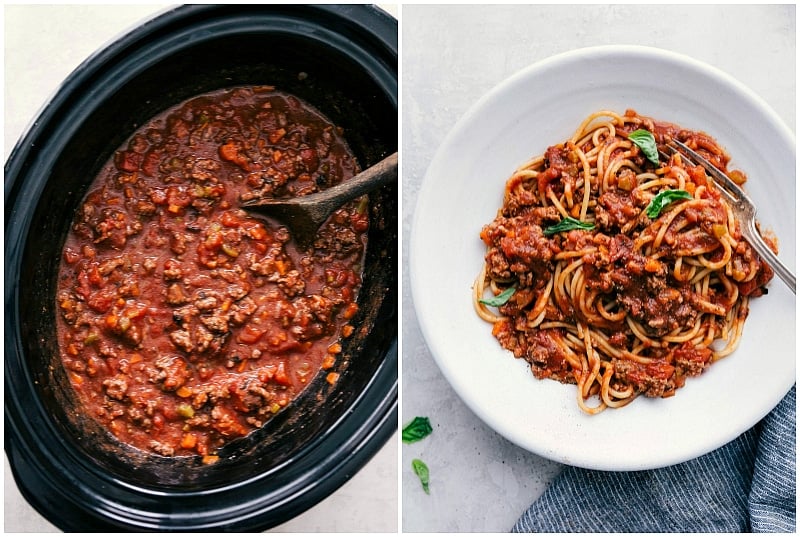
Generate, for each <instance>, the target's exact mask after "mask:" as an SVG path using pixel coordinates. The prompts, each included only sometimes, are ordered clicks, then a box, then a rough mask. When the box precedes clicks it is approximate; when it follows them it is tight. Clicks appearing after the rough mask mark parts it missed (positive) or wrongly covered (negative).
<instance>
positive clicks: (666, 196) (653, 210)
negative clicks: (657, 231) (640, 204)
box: [645, 189, 692, 219]
mask: <svg viewBox="0 0 800 537" xmlns="http://www.w3.org/2000/svg"><path fill="white" fill-rule="evenodd" d="M690 199H692V195H691V194H689V193H688V192H686V191H685V190H679V189H674V190H662V191H661V192H659V193H658V194H656V197H654V198H653V199H652V200H650V203H649V204H648V205H647V209H645V212H646V213H647V216H649V217H650V218H652V219H656V218H658V215H660V214H661V211H663V210H664V207H666V206H667V205H669V204H670V203H672V202H673V201H678V200H690Z"/></svg>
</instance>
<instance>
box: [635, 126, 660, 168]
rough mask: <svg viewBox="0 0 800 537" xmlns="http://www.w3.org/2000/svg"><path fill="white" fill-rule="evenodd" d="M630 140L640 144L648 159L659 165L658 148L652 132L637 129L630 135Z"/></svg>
mask: <svg viewBox="0 0 800 537" xmlns="http://www.w3.org/2000/svg"><path fill="white" fill-rule="evenodd" d="M628 140H630V141H631V142H633V143H635V144H636V145H637V146H639V149H641V150H642V153H644V156H645V157H647V160H649V161H650V162H652V163H653V164H655V165H656V166H658V148H657V147H656V139H655V137H654V136H653V133H652V132H650V131H646V130H644V129H639V130H635V131H633V132H632V133H630V134H629V135H628Z"/></svg>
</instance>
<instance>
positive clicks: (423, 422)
mask: <svg viewBox="0 0 800 537" xmlns="http://www.w3.org/2000/svg"><path fill="white" fill-rule="evenodd" d="M431 432H433V428H431V422H430V420H429V419H428V418H422V417H419V416H417V417H416V418H414V419H413V420H411V423H409V424H408V425H406V426H405V427H403V443H404V444H413V443H414V442H419V441H420V440H422V439H423V438H425V437H426V436H428V435H429V434H431Z"/></svg>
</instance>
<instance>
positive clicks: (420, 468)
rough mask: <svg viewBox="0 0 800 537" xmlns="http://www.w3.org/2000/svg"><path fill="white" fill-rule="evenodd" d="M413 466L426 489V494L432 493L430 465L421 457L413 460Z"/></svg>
mask: <svg viewBox="0 0 800 537" xmlns="http://www.w3.org/2000/svg"><path fill="white" fill-rule="evenodd" d="M411 468H412V469H413V470H414V473H415V474H417V477H419V482H420V483H422V490H424V491H425V494H430V493H431V491H430V472H429V471H428V465H427V464H425V463H424V462H422V461H421V460H419V459H413V460H412V461H411Z"/></svg>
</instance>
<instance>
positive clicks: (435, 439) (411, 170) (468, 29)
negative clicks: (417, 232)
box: [401, 5, 796, 532]
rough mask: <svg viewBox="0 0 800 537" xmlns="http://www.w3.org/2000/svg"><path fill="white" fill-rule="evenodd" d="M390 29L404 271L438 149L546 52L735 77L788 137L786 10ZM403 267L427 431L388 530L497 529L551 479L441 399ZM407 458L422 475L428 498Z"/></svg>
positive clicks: (561, 17) (431, 20)
mask: <svg viewBox="0 0 800 537" xmlns="http://www.w3.org/2000/svg"><path fill="white" fill-rule="evenodd" d="M401 29H402V31H401V49H402V71H401V79H402V103H401V105H402V112H403V113H402V134H403V138H402V140H403V147H402V155H403V159H402V177H403V204H402V207H403V251H404V252H405V258H406V259H407V253H408V240H409V237H410V229H411V222H412V219H413V212H414V207H415V203H416V200H417V194H418V191H419V187H420V183H421V181H422V178H423V176H424V174H425V171H426V169H427V167H428V165H429V163H430V162H431V160H432V158H433V155H434V153H435V151H436V149H437V148H438V146H439V145H440V144H441V142H442V140H443V139H444V137H445V136H446V135H447V133H448V132H449V131H450V129H451V128H452V127H453V125H454V124H455V123H456V122H457V121H458V120H459V119H460V118H461V116H462V115H463V114H464V113H465V112H466V111H467V109H468V108H469V107H470V106H472V104H474V103H475V101H477V100H478V99H479V98H480V97H481V96H483V95H484V94H485V93H486V92H487V91H489V90H490V89H491V88H492V87H494V86H495V85H496V84H497V83H499V82H501V81H502V80H504V79H505V78H507V77H508V76H510V75H512V74H514V73H515V72H517V71H518V70H520V69H522V68H523V67H526V66H528V65H530V64H532V63H534V62H536V61H538V60H541V59H544V58H546V57H549V56H551V55H553V54H557V53H560V52H565V51H568V50H572V49H575V48H580V47H586V46H595V45H604V44H638V45H649V46H656V47H660V48H665V49H669V50H673V51H675V52H679V53H683V54H687V55H690V56H693V57H694V58H696V59H698V60H701V61H703V62H706V63H708V64H711V65H713V66H715V67H717V68H719V69H722V70H723V71H725V72H727V73H728V74H730V75H732V76H734V77H735V78H737V79H738V80H739V81H740V82H742V83H743V84H745V85H746V86H748V87H749V88H750V89H752V90H753V91H754V92H756V93H757V94H758V95H760V96H761V97H762V98H763V99H764V100H766V101H767V103H768V104H769V105H770V106H771V107H772V108H774V109H775V111H776V112H777V113H778V114H779V116H780V117H781V118H782V119H783V120H784V122H785V123H786V124H787V126H788V127H789V128H790V129H792V130H793V131H794V129H795V104H796V102H795V99H796V96H795V7H794V6H688V5H686V6H652V5H647V6H635V5H625V6H607V5H583V6H541V5H538V6H537V5H533V6H522V5H515V6H491V7H489V6H422V5H406V6H403V8H402V13H401ZM476 136H480V133H476ZM407 268H408V265H407V264H406V263H405V262H404V266H403V325H402V332H403V361H402V380H403V383H402V394H403V396H402V421H403V422H404V423H405V422H407V421H409V420H411V419H412V418H413V417H414V416H428V417H429V418H430V419H431V423H432V425H433V429H434V431H433V434H432V435H431V436H430V437H428V438H427V439H425V440H423V441H422V442H419V443H415V444H411V445H403V448H402V456H401V475H402V480H403V483H402V507H403V509H402V510H403V515H402V528H403V530H404V531H406V532H418V531H419V532H421V531H438V532H459V531H474V532H503V531H507V530H508V529H509V528H510V527H511V526H512V525H513V523H514V522H515V521H516V519H517V518H518V517H519V516H520V515H521V514H522V512H523V511H524V509H525V508H526V507H527V506H528V505H529V504H530V502H531V501H532V500H534V499H535V498H537V497H538V496H539V495H540V494H541V493H542V492H543V490H544V488H545V487H546V485H547V483H549V482H550V481H551V480H552V478H553V477H554V476H555V475H556V474H557V472H558V470H559V467H558V465H556V464H554V463H552V462H549V461H547V460H545V459H542V458H540V457H537V456H535V455H532V454H530V453H528V452H526V451H524V450H521V449H520V448H517V447H516V446H514V445H513V444H511V443H510V442H508V441H506V440H504V439H503V438H502V437H499V436H498V435H497V434H496V433H494V432H493V431H492V430H491V429H489V428H488V427H487V426H485V425H484V424H483V422H481V421H480V420H479V419H478V418H477V417H476V416H475V415H474V414H473V413H472V412H471V411H470V410H469V409H468V408H467V407H466V406H465V405H464V404H463V403H462V402H461V400H460V399H459V398H458V397H457V395H456V394H455V392H454V391H453V390H452V389H451V388H450V386H449V385H448V384H447V382H446V381H445V379H444V377H443V376H442V375H441V373H440V372H439V370H438V368H437V366H436V364H435V362H434V361H433V358H432V357H431V355H430V352H429V350H428V348H427V346H426V345H425V342H424V340H423V338H422V335H421V333H420V330H419V326H418V324H417V320H416V316H415V312H414V309H413V304H412V302H411V290H410V285H409V279H408V270H407ZM587 447H588V448H591V446H587ZM412 458H420V459H422V460H423V461H425V462H426V463H427V465H428V466H429V468H430V474H431V485H430V486H431V490H430V492H431V493H430V496H428V495H425V494H424V493H423V491H422V489H421V487H420V485H419V481H418V480H417V478H416V477H415V476H414V474H413V473H412V471H411V459H412Z"/></svg>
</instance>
